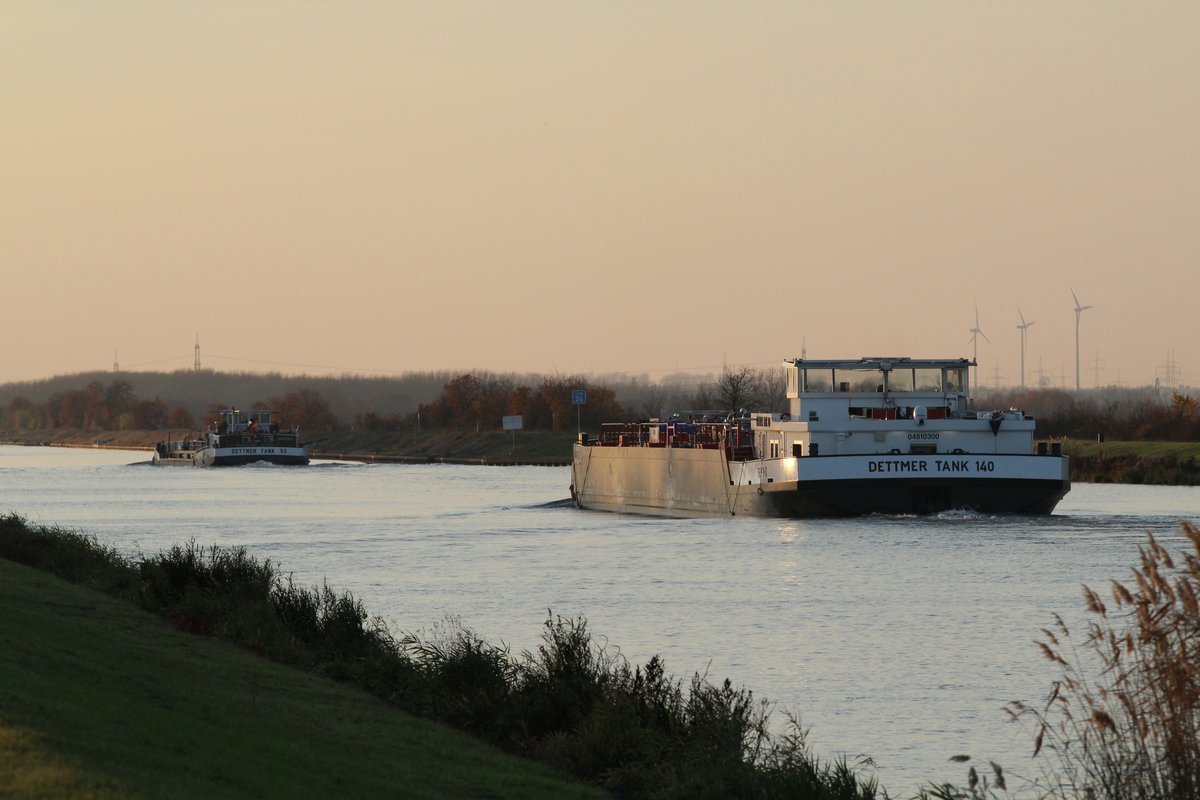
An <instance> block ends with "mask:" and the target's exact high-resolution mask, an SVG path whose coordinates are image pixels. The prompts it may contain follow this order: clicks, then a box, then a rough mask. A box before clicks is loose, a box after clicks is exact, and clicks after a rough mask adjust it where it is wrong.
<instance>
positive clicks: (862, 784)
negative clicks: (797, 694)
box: [0, 514, 881, 800]
mask: <svg viewBox="0 0 1200 800" xmlns="http://www.w3.org/2000/svg"><path fill="white" fill-rule="evenodd" d="M0 557H4V558H9V559H11V560H14V561H19V562H21V563H24V564H28V565H30V566H33V567H37V568H39V569H42V570H46V571H48V572H51V573H53V574H56V575H59V576H61V577H64V578H67V579H68V580H72V581H75V582H77V583H84V584H87V585H90V586H93V587H96V588H101V589H103V590H104V591H106V592H108V593H110V594H112V595H115V596H117V597H121V598H124V599H127V600H129V601H131V602H134V603H137V604H139V605H140V606H142V607H143V608H145V609H148V610H151V611H154V612H155V613H158V614H160V615H162V616H163V617H164V618H166V619H168V620H170V621H171V622H172V623H173V624H174V625H175V626H176V627H178V628H180V629H181V630H184V631H186V632H188V633H192V634H197V635H203V636H213V637H220V638H223V639H227V640H229V641H232V642H235V643H237V644H239V645H241V646H243V647H246V648H249V649H250V650H252V651H254V652H255V653H258V654H260V655H263V656H266V657H268V658H271V659H273V660H275V661H280V662H283V663H286V664H291V665H295V666H298V667H301V668H303V669H305V670H308V671H310V672H313V673H316V674H319V675H324V676H328V677H330V678H334V679H336V680H339V681H343V682H347V683H350V684H353V685H355V686H360V687H362V688H364V689H366V690H368V691H369V692H371V693H373V694H375V695H377V696H379V697H381V698H384V699H385V700H387V701H389V702H391V703H393V704H394V705H396V706H398V707H400V708H402V709H405V710H408V711H411V712H414V713H417V714H419V715H422V716H425V717H428V718H431V719H434V720H439V721H444V722H448V723H451V724H453V725H455V726H457V727H459V728H462V729H464V730H467V731H469V732H471V733H473V734H475V735H476V736H478V737H480V738H482V739H484V740H485V741H488V742H492V743H495V744H497V745H499V746H501V747H503V748H505V749H507V750H509V751H511V752H514V753H517V754H521V755H527V756H532V757H535V758H537V759H539V760H541V761H543V762H545V763H548V764H550V765H552V766H554V767H556V768H558V769H560V770H564V771H565V772H566V773H567V774H569V775H572V776H574V777H576V778H579V779H582V780H585V781H588V782H590V783H592V784H594V785H597V786H602V787H604V788H606V789H607V790H608V791H609V792H610V793H611V794H612V795H613V796H615V797H621V798H642V797H645V798H688V799H689V800H692V799H695V800H705V798H714V800H715V799H716V798H774V797H788V798H821V799H824V798H831V799H832V798H862V799H863V800H866V799H867V798H874V797H877V796H880V795H881V790H880V789H879V787H878V786H877V784H876V783H875V781H874V780H873V778H870V777H864V776H863V775H862V774H861V773H862V771H863V770H862V769H861V767H862V766H864V765H850V764H847V763H846V762H845V761H844V760H843V761H832V762H826V763H822V762H821V761H820V760H819V759H818V758H816V757H815V756H814V755H813V754H812V753H811V752H810V751H809V749H808V747H807V743H806V737H805V733H806V732H805V731H804V730H802V729H801V728H800V726H799V725H798V724H797V723H796V722H795V720H791V723H792V724H791V726H790V728H789V729H788V730H787V732H786V733H785V734H784V735H782V736H775V735H773V734H772V733H771V725H770V717H771V705H770V703H768V702H766V701H764V700H757V699H756V698H755V697H754V695H753V694H752V693H751V692H750V691H749V690H747V689H744V688H736V687H735V686H734V685H733V684H732V683H731V682H730V681H729V680H725V681H722V682H720V683H712V682H710V681H709V680H708V678H707V676H706V675H701V674H698V673H697V674H694V675H693V676H692V678H691V680H690V681H689V682H688V683H687V685H686V688H685V686H684V682H683V681H681V680H679V679H677V678H675V677H673V676H671V675H670V674H668V673H667V671H666V667H665V665H664V664H663V662H662V660H661V659H659V658H658V657H655V658H652V659H651V660H650V661H649V662H647V663H646V664H645V665H644V666H643V665H639V666H633V665H630V664H629V663H628V661H626V660H625V658H624V657H622V656H621V655H619V653H617V652H614V651H610V650H609V649H608V648H607V647H606V646H605V645H603V644H601V643H599V642H598V641H597V640H596V639H595V638H593V636H592V635H591V633H590V631H589V630H588V626H587V621H586V620H585V619H583V618H578V619H564V618H561V617H555V616H553V615H552V614H551V615H548V618H547V620H546V621H545V623H544V626H543V630H542V641H541V644H540V645H539V646H538V647H537V648H536V649H535V650H534V651H526V652H522V653H520V654H513V653H511V652H510V651H509V650H508V648H507V647H505V646H503V645H492V644H489V643H488V642H485V641H484V640H482V639H481V638H480V637H479V636H477V635H476V634H475V633H474V632H472V631H471V630H470V629H469V628H467V627H465V626H463V625H462V624H461V623H460V622H457V621H455V620H448V621H446V622H445V623H443V624H442V625H441V626H440V627H435V629H434V631H433V632H432V633H430V634H421V633H409V634H405V635H403V636H400V637H396V636H394V635H393V634H392V633H391V632H390V631H389V630H388V628H387V627H386V625H384V624H383V622H382V621H381V620H379V619H378V618H373V617H371V616H370V615H369V614H368V613H367V612H366V610H365V609H364V608H363V606H362V603H361V602H360V601H358V600H357V599H355V598H354V597H353V596H352V595H351V594H349V593H346V592H343V593H338V592H336V591H334V590H333V589H331V588H330V587H329V586H328V585H327V584H326V585H322V586H320V587H316V586H313V587H303V586H297V585H296V584H295V583H294V582H293V581H292V580H291V579H290V577H284V576H283V575H282V574H281V573H280V571H279V570H278V568H277V566H276V565H274V564H272V563H271V562H270V560H266V561H261V562H260V561H257V560H256V559H254V558H253V557H252V556H250V555H248V554H247V553H246V551H245V550H244V549H242V548H232V549H226V548H219V547H209V548H205V547H201V546H197V545H196V544H195V542H190V543H188V544H187V545H180V546H176V547H172V548H170V549H168V550H166V551H164V552H162V553H160V554H159V555H157V556H153V557H140V558H137V559H130V558H125V557H123V556H121V555H120V554H119V553H117V552H116V551H115V550H113V549H112V548H108V547H105V546H103V545H100V544H98V543H97V542H96V540H95V538H94V537H91V536H87V535H84V534H79V533H75V532H71V531H64V530H61V529H57V528H45V527H40V526H36V525H30V524H28V523H27V522H26V521H25V520H24V519H22V518H20V517H18V516H16V515H11V514H10V515H8V516H6V517H0Z"/></svg>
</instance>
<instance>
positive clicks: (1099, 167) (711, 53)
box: [0, 0, 1200, 387]
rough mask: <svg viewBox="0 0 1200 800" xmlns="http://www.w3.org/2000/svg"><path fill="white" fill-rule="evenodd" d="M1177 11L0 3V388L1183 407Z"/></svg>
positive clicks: (1136, 7)
mask: <svg viewBox="0 0 1200 800" xmlns="http://www.w3.org/2000/svg"><path fill="white" fill-rule="evenodd" d="M1198 42H1200V3H1195V2H1169V3H1167V2H1151V3H1136V4H1135V3H1109V2H1086V3H1075V2H1055V3H1032V2H1015V3H962V2H904V3H890V2H889V3H883V2H877V3H876V2H872V3H867V2H843V1H842V0H839V1H838V2H827V3H810V2H799V1H798V0H793V1H791V2H737V3H733V2H728V3H709V2H697V0H687V1H686V2H644V0H636V2H614V1H612V0H605V2H593V3H583V2H561V0H553V1H552V2H522V1H520V0H518V1H517V2H437V3H434V2H428V3H415V2H398V1H397V0H389V1H388V2H321V3H317V2H258V3H253V2H252V3H245V2H229V3H222V2H203V3H192V2H164V1H163V0H147V2H130V1H128V0H107V1H106V2H103V3H74V2H44V1H43V0H36V2H28V3H26V2H17V1H16V0H8V1H7V2H3V3H2V4H0V270H2V272H0V277H2V283H0V286H2V291H3V308H2V311H0V382H3V381H9V380H18V379H28V378H37V377H44V376H48V375H52V374H58V373H63V372H77V371H83V370H91V369H106V368H109V367H111V365H112V361H113V352H114V350H115V351H116V352H117V354H118V357H119V360H120V363H121V366H122V368H125V369H166V370H170V369H177V368H186V367H189V366H191V364H192V345H193V343H194V340H195V337H196V335H197V333H199V336H200V342H201V346H202V357H203V359H204V366H206V367H213V368H216V369H230V370H253V371H263V370H279V371H284V372H311V373H325V372H329V371H333V372H342V371H361V372H364V373H367V374H384V373H393V372H394V373H399V372H405V371H411V370H435V369H469V368H486V369H491V370H496V371H502V372H506V371H522V372H524V371H536V372H550V371H553V370H557V371H559V372H563V373H571V372H608V371H628V372H632V373H641V372H646V373H649V374H650V375H651V376H652V377H657V376H660V375H663V374H666V373H668V372H672V371H674V370H676V369H691V368H706V369H708V368H714V367H716V368H719V367H720V365H721V364H722V363H723V362H728V363H730V364H751V365H755V366H771V365H775V364H778V363H779V362H780V361H781V360H782V359H784V358H786V357H793V356H798V355H799V354H800V350H801V346H802V344H804V345H806V346H807V353H808V355H809V356H810V357H812V358H838V357H858V356H863V355H910V356H916V357H960V356H968V357H969V356H970V355H971V346H970V344H969V338H970V330H971V328H972V327H973V326H974V322H975V304H976V303H978V306H979V315H980V322H981V327H982V329H983V331H984V333H985V334H987V336H988V337H989V338H990V340H991V344H988V343H987V342H984V341H982V340H981V341H980V343H979V360H980V364H981V366H980V377H981V379H984V382H985V383H990V382H991V380H992V378H993V376H994V375H995V374H996V372H997V371H998V372H999V375H1000V376H1001V378H1002V380H1003V381H1004V382H1006V383H1010V384H1014V383H1017V382H1018V381H1019V378H1020V375H1019V373H1020V335H1019V332H1018V330H1017V327H1016V326H1017V324H1018V323H1019V322H1020V318H1019V316H1018V306H1019V307H1020V309H1021V311H1023V312H1024V314H1025V318H1026V319H1027V320H1033V321H1035V324H1034V325H1033V326H1032V327H1030V328H1029V329H1028V339H1027V350H1026V381H1027V383H1029V384H1033V383H1035V382H1036V380H1037V376H1036V371H1037V370H1038V369H1039V366H1040V367H1041V368H1042V369H1043V370H1044V371H1045V372H1046V373H1047V375H1048V376H1049V377H1050V378H1051V379H1052V380H1053V381H1054V382H1058V381H1059V380H1060V378H1061V376H1062V375H1063V374H1065V375H1066V380H1067V382H1068V383H1069V384H1071V385H1073V384H1074V325H1075V315H1074V312H1073V311H1072V308H1073V305H1074V303H1073V301H1072V299H1071V292H1070V287H1074V289H1075V291H1076V293H1077V294H1078V295H1079V299H1080V301H1081V302H1082V303H1084V304H1087V305H1094V306H1095V308H1094V309H1092V310H1089V311H1086V312H1085V313H1084V315H1083V325H1082V348H1081V349H1082V354H1083V362H1084V370H1083V372H1084V374H1083V379H1084V380H1083V382H1084V386H1085V387H1086V386H1092V385H1093V384H1094V383H1095V369H1094V363H1095V360H1096V359H1097V358H1099V359H1100V362H1101V367H1102V370H1103V371H1102V372H1101V376H1100V377H1101V382H1102V383H1112V382H1115V381H1117V380H1118V379H1119V380H1120V382H1121V383H1123V384H1126V385H1130V384H1141V383H1150V382H1153V380H1154V378H1155V377H1156V375H1160V376H1161V375H1162V374H1163V372H1164V370H1163V365H1165V364H1166V363H1167V360H1168V354H1169V353H1173V357H1174V359H1175V361H1176V362H1177V370H1178V372H1179V374H1180V376H1181V377H1182V378H1183V379H1184V381H1186V382H1187V383H1191V384H1198V383H1200V309H1198V298H1200V268H1198V267H1200V264H1198V261H1200V258H1198V256H1200V45H1198Z"/></svg>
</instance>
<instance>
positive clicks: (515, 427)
mask: <svg viewBox="0 0 1200 800" xmlns="http://www.w3.org/2000/svg"><path fill="white" fill-rule="evenodd" d="M501 423H502V424H503V426H504V430H506V431H519V430H521V429H522V428H524V427H525V420H524V419H523V418H522V416H521V415H520V414H514V415H513V416H511V417H502V418H501Z"/></svg>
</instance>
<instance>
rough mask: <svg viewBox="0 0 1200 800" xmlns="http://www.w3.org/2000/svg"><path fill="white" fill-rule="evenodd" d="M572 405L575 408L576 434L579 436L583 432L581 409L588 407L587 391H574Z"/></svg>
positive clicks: (572, 391) (572, 392)
mask: <svg viewBox="0 0 1200 800" xmlns="http://www.w3.org/2000/svg"><path fill="white" fill-rule="evenodd" d="M571 404H572V405H573V406H575V433H576V435H578V434H579V433H580V432H581V431H582V430H583V425H582V424H581V423H580V421H579V420H580V408H581V407H582V406H585V405H587V389H572V390H571Z"/></svg>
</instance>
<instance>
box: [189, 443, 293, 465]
mask: <svg viewBox="0 0 1200 800" xmlns="http://www.w3.org/2000/svg"><path fill="white" fill-rule="evenodd" d="M263 462H265V463H267V464H279V465H283V466H301V465H304V464H307V463H308V450H307V449H306V448H304V447H284V446H280V445H275V446H239V447H206V448H204V449H203V450H200V451H198V452H197V453H196V457H195V459H193V461H192V463H193V464H195V465H196V466H197V467H236V466H240V465H243V464H259V463H263Z"/></svg>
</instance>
